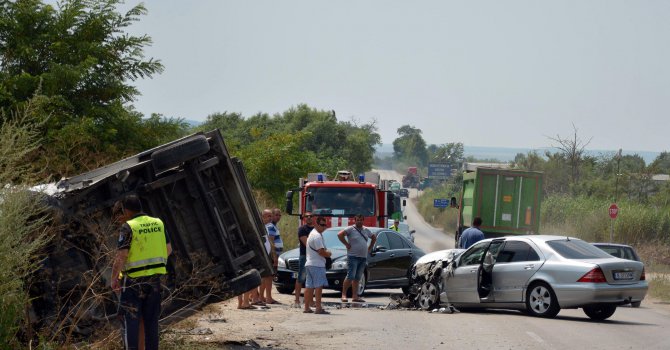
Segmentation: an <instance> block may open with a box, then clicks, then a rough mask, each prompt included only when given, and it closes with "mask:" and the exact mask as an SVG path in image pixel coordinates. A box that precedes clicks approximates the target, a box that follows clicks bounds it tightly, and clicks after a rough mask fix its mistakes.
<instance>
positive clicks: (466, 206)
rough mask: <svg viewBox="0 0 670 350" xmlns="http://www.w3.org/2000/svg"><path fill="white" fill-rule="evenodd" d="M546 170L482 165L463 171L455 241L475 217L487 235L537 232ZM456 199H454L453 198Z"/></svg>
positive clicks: (497, 235)
mask: <svg viewBox="0 0 670 350" xmlns="http://www.w3.org/2000/svg"><path fill="white" fill-rule="evenodd" d="M542 180H543V173H542V172H537V171H523V170H509V169H499V168H485V167H479V168H477V169H476V170H474V171H468V172H465V173H464V174H463V186H462V189H461V193H460V201H459V203H460V204H457V205H456V206H458V220H457V228H456V234H455V238H456V244H458V240H459V238H460V236H461V233H463V231H464V230H465V229H467V228H468V227H470V225H471V224H472V220H473V219H474V218H475V217H480V218H481V219H482V225H481V227H480V229H481V230H482V232H484V236H485V237H486V238H489V237H501V236H506V235H514V234H538V233H539V231H540V203H541V202H542ZM452 202H453V200H452Z"/></svg>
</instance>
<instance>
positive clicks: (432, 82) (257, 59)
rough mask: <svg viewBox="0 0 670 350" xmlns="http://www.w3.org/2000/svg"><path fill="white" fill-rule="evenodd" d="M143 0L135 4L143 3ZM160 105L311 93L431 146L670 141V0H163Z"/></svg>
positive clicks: (154, 5) (318, 102)
mask: <svg viewBox="0 0 670 350" xmlns="http://www.w3.org/2000/svg"><path fill="white" fill-rule="evenodd" d="M137 3H139V1H130V0H127V1H126V5H127V6H132V5H135V4H137ZM144 3H145V5H146V7H147V8H148V10H149V14H148V15H147V16H143V17H141V19H140V21H139V22H137V23H136V24H135V25H134V26H133V27H132V29H131V32H132V33H134V34H137V33H145V34H147V35H149V36H151V37H152V38H153V41H154V43H153V45H152V46H151V47H149V48H147V49H146V50H145V53H146V56H147V57H154V58H158V59H160V60H162V62H163V64H164V65H165V72H164V73H163V74H161V75H157V76H155V77H154V78H153V79H151V80H143V81H138V82H136V85H137V86H138V87H139V89H140V91H141V92H142V96H140V97H139V98H138V100H137V101H136V102H135V103H134V105H135V106H136V108H137V109H138V110H139V111H140V112H142V113H144V114H145V115H149V114H150V113H161V114H163V115H165V116H168V117H181V118H185V119H192V120H205V118H206V117H207V116H208V115H209V114H212V113H216V112H224V111H228V112H240V113H242V114H243V115H244V116H245V117H249V116H251V115H253V114H255V113H257V112H265V113H269V114H275V113H281V112H284V111H286V110H287V109H288V108H290V107H291V106H295V105H297V104H299V103H306V104H308V105H309V106H311V107H314V108H317V109H324V110H335V111H336V113H337V117H338V119H339V120H351V119H352V118H354V119H355V120H356V121H358V122H359V123H367V122H371V121H372V120H376V123H377V126H378V131H379V133H380V134H381V135H382V141H383V142H384V143H391V142H392V141H393V140H394V139H395V138H396V137H397V136H398V135H397V133H396V130H397V128H398V127H400V126H402V125H404V124H410V125H412V126H414V127H416V128H419V129H421V130H422V131H423V137H424V139H425V140H426V141H427V142H428V143H435V144H442V143H446V142H463V143H464V144H466V145H470V146H494V147H524V148H539V147H547V146H551V145H552V141H550V140H549V139H548V136H556V135H561V136H564V137H568V136H571V135H572V133H573V128H572V125H573V123H574V125H575V126H576V127H577V129H578V130H579V136H580V137H582V138H583V139H584V140H588V139H589V138H592V140H591V143H590V145H589V146H588V148H589V149H601V150H608V149H609V150H612V149H618V148H623V149H624V151H631V150H640V151H642V150H647V151H663V150H670V120H669V118H668V117H669V116H670V113H669V112H670V68H669V67H670V1H666V0H658V1H643V0H635V1H633V0H622V1H616V0H602V1H589V0H574V1H565V0H561V1H541V0H528V1H500V0H492V1H447V0H436V1H391V0H383V1H364V0H359V1H344V0H338V1H316V0H308V1H276V0H275V1H251V0H247V1H241V0H240V1H226V0H207V1H205V0H197V1H174V0H148V1H144Z"/></svg>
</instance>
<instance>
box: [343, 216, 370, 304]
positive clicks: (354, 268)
mask: <svg viewBox="0 0 670 350" xmlns="http://www.w3.org/2000/svg"><path fill="white" fill-rule="evenodd" d="M363 219H364V217H363V214H356V216H355V217H354V220H355V224H354V225H353V226H349V227H347V228H345V229H344V230H342V231H340V232H339V233H338V234H337V238H339V239H340V242H342V243H343V244H344V246H345V247H347V265H348V267H349V269H348V271H347V277H346V278H345V279H344V283H343V284H342V301H343V302H345V303H346V302H348V301H349V300H347V290H348V289H349V286H352V289H351V296H352V297H353V299H352V301H354V302H361V303H362V302H365V300H363V299H361V298H360V297H359V295H358V285H359V281H360V280H361V278H362V277H363V272H364V271H365V266H366V265H367V260H368V253H369V252H370V250H372V248H373V247H374V246H375V242H376V241H377V236H376V235H375V234H373V233H372V232H370V230H368V229H367V228H366V227H365V226H363ZM345 237H346V239H345ZM368 239H370V240H371V242H370V244H369V245H368Z"/></svg>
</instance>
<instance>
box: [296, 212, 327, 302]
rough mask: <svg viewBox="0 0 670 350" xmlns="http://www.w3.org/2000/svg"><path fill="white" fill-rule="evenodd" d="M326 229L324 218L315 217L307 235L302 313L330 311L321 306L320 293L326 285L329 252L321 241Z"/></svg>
mask: <svg viewBox="0 0 670 350" xmlns="http://www.w3.org/2000/svg"><path fill="white" fill-rule="evenodd" d="M325 230H326V219H325V218H323V217H317V218H316V225H315V226H314V229H313V230H312V232H310V234H309V237H307V251H306V253H307V261H306V262H305V269H306V270H307V277H306V278H305V310H304V311H303V312H304V313H316V314H329V313H330V312H328V311H326V310H324V309H323V307H322V306H321V294H322V292H323V287H326V286H328V279H327V278H326V257H330V255H331V252H330V251H329V250H327V249H326V246H325V244H324V242H323V236H322V233H323V231H325ZM313 296H314V297H315V299H316V303H315V310H312V309H311V308H310V305H311V304H312V297H313Z"/></svg>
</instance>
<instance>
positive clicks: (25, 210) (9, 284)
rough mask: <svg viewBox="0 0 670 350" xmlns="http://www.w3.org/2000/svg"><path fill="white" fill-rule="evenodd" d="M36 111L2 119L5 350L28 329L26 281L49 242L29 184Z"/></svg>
mask: <svg viewBox="0 0 670 350" xmlns="http://www.w3.org/2000/svg"><path fill="white" fill-rule="evenodd" d="M31 111H32V110H31V108H30V105H29V106H28V108H26V109H25V110H24V111H22V112H21V113H16V114H12V115H10V116H7V115H5V114H4V113H3V114H2V115H0V118H1V119H2V120H3V121H4V122H3V123H2V125H1V126H0V271H2V273H0V349H16V348H19V347H20V346H21V345H20V344H19V342H18V340H17V337H16V335H17V333H18V332H19V330H20V329H21V328H22V326H25V325H26V321H27V320H26V316H27V315H26V310H27V309H28V308H27V305H28V302H29V299H28V294H27V292H26V289H27V288H26V286H24V281H25V278H26V277H27V276H28V274H30V273H31V272H33V271H34V269H35V268H36V266H37V261H36V259H34V256H35V253H36V252H37V251H38V250H39V249H40V248H41V247H42V246H43V245H44V243H45V239H46V238H45V237H46V235H45V234H44V230H45V227H46V221H45V219H44V217H45V216H44V215H43V209H44V208H43V206H42V205H41V204H40V203H42V202H43V201H41V200H40V198H39V196H40V195H39V194H36V193H35V192H31V191H29V188H28V187H27V186H26V185H25V184H26V183H30V180H31V176H30V174H31V173H34V172H33V169H31V163H30V162H29V161H26V158H27V157H28V156H29V155H30V154H31V152H32V151H34V150H35V149H36V148H37V146H38V142H37V140H38V136H37V135H38V133H37V127H38V126H39V123H36V122H35V121H34V119H33V118H32V117H31V116H32V112H31Z"/></svg>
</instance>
